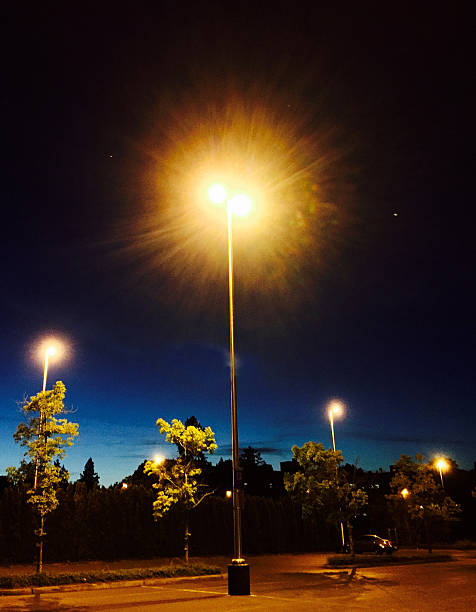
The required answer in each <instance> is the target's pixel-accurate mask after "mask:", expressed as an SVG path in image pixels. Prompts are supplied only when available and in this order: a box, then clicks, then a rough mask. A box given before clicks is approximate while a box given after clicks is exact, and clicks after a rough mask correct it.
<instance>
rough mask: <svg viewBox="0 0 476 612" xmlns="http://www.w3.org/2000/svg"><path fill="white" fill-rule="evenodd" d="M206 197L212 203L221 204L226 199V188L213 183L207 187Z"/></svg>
mask: <svg viewBox="0 0 476 612" xmlns="http://www.w3.org/2000/svg"><path fill="white" fill-rule="evenodd" d="M208 197H209V198H210V201H211V202H213V204H223V202H224V201H225V200H226V189H225V188H224V187H223V185H220V184H219V183H215V184H213V185H212V186H211V187H210V188H209V190H208Z"/></svg>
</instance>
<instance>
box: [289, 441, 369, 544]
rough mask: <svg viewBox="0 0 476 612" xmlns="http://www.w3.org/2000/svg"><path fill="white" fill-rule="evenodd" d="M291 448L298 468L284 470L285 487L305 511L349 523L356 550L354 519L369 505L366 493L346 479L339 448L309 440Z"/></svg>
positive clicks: (348, 530)
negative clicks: (340, 467)
mask: <svg viewBox="0 0 476 612" xmlns="http://www.w3.org/2000/svg"><path fill="white" fill-rule="evenodd" d="M291 450H292V453H293V459H294V460H295V461H296V462H297V464H298V466H299V468H298V471H297V472H296V473H295V474H285V478H284V486H285V488H286V490H287V491H288V492H289V493H291V495H292V496H293V497H294V498H295V499H296V500H297V501H299V503H300V504H301V506H302V510H303V513H304V514H305V515H308V516H311V515H313V514H317V516H319V517H320V518H321V519H322V520H324V521H325V522H328V523H331V524H339V523H342V524H344V525H346V527H347V534H348V543H349V548H350V552H351V553H352V554H353V552H354V551H353V538H352V523H351V521H352V519H353V518H355V517H356V516H358V515H359V514H360V513H361V512H362V511H363V509H364V508H365V506H366V505H367V501H368V498H367V494H366V493H365V491H363V490H362V489H356V488H355V487H354V486H353V485H352V484H351V483H349V482H347V479H346V475H345V472H343V471H341V470H339V465H340V464H341V463H342V454H341V452H340V451H334V450H331V449H328V450H326V449H325V448H324V446H323V445H322V444H321V443H320V442H319V443H316V442H306V443H305V444H304V446H302V447H299V446H293V447H292V449H291Z"/></svg>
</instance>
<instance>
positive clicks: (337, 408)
mask: <svg viewBox="0 0 476 612" xmlns="http://www.w3.org/2000/svg"><path fill="white" fill-rule="evenodd" d="M340 411H341V407H340V405H339V404H337V405H335V404H333V405H331V406H330V408H329V421H330V423H331V433H332V448H333V449H334V452H336V439H335V435H334V412H336V413H340ZM336 479H337V465H336ZM340 537H341V540H342V550H344V549H345V537H344V525H343V524H342V521H341V522H340Z"/></svg>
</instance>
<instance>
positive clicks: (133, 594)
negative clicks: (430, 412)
mask: <svg viewBox="0 0 476 612" xmlns="http://www.w3.org/2000/svg"><path fill="white" fill-rule="evenodd" d="M249 561H250V566H251V576H252V587H251V590H252V595H251V596H249V597H229V596H228V595H227V581H226V578H225V576H223V577H209V578H199V579H196V578H195V579H185V580H180V581H161V582H160V583H158V582H156V583H155V584H151V585H146V586H134V587H130V586H129V587H117V586H116V587H115V588H103V589H94V590H82V591H73V592H57V593H51V592H49V593H42V594H40V595H23V596H8V597H3V598H1V599H0V609H1V610H10V611H18V610H22V611H31V612H33V611H39V610H52V611H61V612H63V611H74V612H83V611H91V610H96V611H101V610H107V611H130V612H137V611H140V612H142V611H144V612H148V611H152V610H157V609H159V608H158V607H159V606H160V610H161V612H182V611H184V612H189V611H190V612H202V611H203V612H204V611H207V612H209V611H210V610H213V611H216V612H221V611H223V612H229V611H230V612H231V611H248V610H249V611H254V610H256V611H266V612H268V611H269V612H274V611H281V610H282V611H286V612H287V611H288V610H299V611H303V612H307V611H310V610H313V611H315V610H319V611H320V610H324V611H329V610H339V611H341V612H342V611H344V612H347V611H354V610H355V611H359V610H366V611H368V610H374V609H375V610H377V609H379V610H385V611H386V612H393V611H395V612H396V611H397V610H398V611H399V612H400V611H410V610H411V611H412V612H416V611H418V612H420V611H421V612H426V611H431V612H434V611H435V610H438V611H439V612H446V611H448V612H449V611H452V612H453V611H455V612H459V611H461V612H463V611H464V612H468V611H470V610H476V554H475V553H474V552H473V553H472V554H471V553H466V554H461V555H458V558H457V559H456V560H455V561H453V562H450V563H432V564H421V565H402V566H394V567H379V568H366V569H359V570H356V571H351V570H326V569H325V568H323V561H324V558H323V557H322V555H280V556H265V557H257V558H255V559H253V558H250V559H249Z"/></svg>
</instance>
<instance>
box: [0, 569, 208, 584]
mask: <svg viewBox="0 0 476 612" xmlns="http://www.w3.org/2000/svg"><path fill="white" fill-rule="evenodd" d="M219 573H220V568H218V567H213V566H208V565H201V564H198V563H195V564H189V565H170V566H165V567H157V568H151V569H147V568H132V569H118V570H102V571H99V572H97V571H96V572H71V573H67V574H47V573H43V574H24V575H19V574H18V575H13V574H11V575H7V576H0V588H2V589H15V588H19V587H34V586H59V585H62V584H86V583H93V582H96V583H97V582H117V581H119V580H141V579H144V578H174V577H179V576H207V575H210V574H219Z"/></svg>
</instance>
